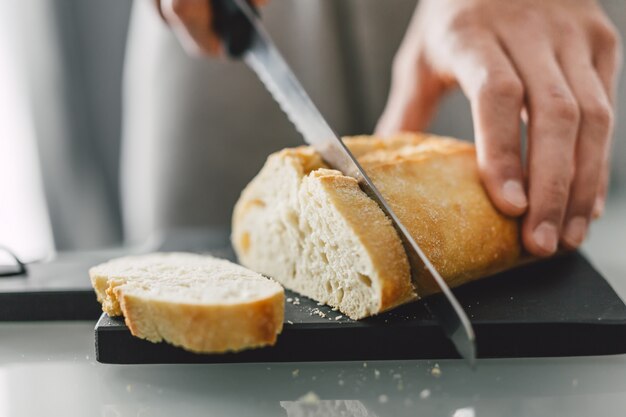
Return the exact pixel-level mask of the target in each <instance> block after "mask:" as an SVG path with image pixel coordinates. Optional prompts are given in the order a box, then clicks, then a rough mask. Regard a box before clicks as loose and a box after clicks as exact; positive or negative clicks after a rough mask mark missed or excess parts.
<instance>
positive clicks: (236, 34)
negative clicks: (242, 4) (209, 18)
mask: <svg viewBox="0 0 626 417" xmlns="http://www.w3.org/2000/svg"><path fill="white" fill-rule="evenodd" d="M209 1H210V2H211V12H212V14H213V22H212V25H213V30H214V31H215V33H216V34H217V35H218V36H219V37H220V39H221V40H222V42H223V43H224V47H225V49H226V51H227V52H228V55H230V56H231V57H232V58H239V57H241V55H242V54H243V53H244V52H245V51H246V49H248V47H249V46H250V44H251V42H252V34H253V28H252V24H251V23H250V21H249V20H248V18H247V17H246V15H245V14H244V13H243V11H242V10H241V9H240V8H239V6H238V5H237V4H236V3H235V1H234V0H209ZM246 2H247V3H248V5H249V6H250V8H251V9H252V10H253V11H254V12H255V13H257V10H256V8H255V7H254V6H253V5H252V4H251V2H250V0H246Z"/></svg>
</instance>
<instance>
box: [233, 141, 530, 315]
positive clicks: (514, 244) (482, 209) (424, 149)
mask: <svg viewBox="0 0 626 417" xmlns="http://www.w3.org/2000/svg"><path fill="white" fill-rule="evenodd" d="M345 142H346V144H347V146H348V147H349V148H350V149H351V150H352V151H353V153H354V154H355V156H356V157H357V159H359V161H360V162H361V164H362V165H363V167H364V168H365V170H366V171H367V173H368V174H369V176H370V177H371V178H372V180H373V181H374V183H375V184H376V186H377V187H378V188H379V190H380V191H381V193H382V194H383V196H384V197H385V198H386V199H387V201H388V202H389V203H390V204H391V206H392V207H393V209H394V211H395V212H396V214H397V215H398V216H399V217H400V219H401V220H402V222H403V223H404V224H405V226H406V227H407V228H408V230H409V232H410V233H411V235H412V236H413V237H414V238H415V239H416V240H417V242H418V243H419V245H420V246H421V247H422V249H423V250H424V251H425V252H426V254H427V256H428V257H429V259H430V260H431V261H432V263H433V264H434V265H435V267H436V268H437V269H438V270H439V271H440V273H441V274H442V276H443V277H444V279H445V280H446V281H447V282H448V284H450V285H451V286H453V287H454V286H457V285H461V284H463V283H465V282H468V281H471V280H474V279H477V278H479V277H482V276H485V275H487V274H489V273H491V272H493V271H496V270H501V269H505V268H507V267H510V266H512V265H513V264H515V262H516V261H517V259H518V257H519V253H520V245H519V236H518V235H519V231H518V225H517V222H516V221H515V220H513V219H510V218H507V217H505V216H503V215H501V214H500V213H499V212H498V211H497V210H496V209H495V208H494V207H493V205H492V204H491V202H490V201H489V198H488V197H487V195H486V193H485V190H484V189H483V187H482V185H481V182H480V179H479V176H478V170H477V166H476V157H475V151H474V147H473V146H472V145H471V144H469V143H465V142H462V141H459V140H455V139H451V138H440V137H435V136H427V135H423V134H402V135H398V136H396V137H393V138H388V139H386V140H383V139H380V138H374V137H368V136H361V137H355V138H347V139H345ZM232 226H233V234H232V241H233V246H234V248H235V250H236V252H237V255H238V257H239V261H240V262H241V263H242V265H245V266H247V267H248V268H251V269H253V270H255V271H258V272H260V273H263V274H265V275H267V276H271V277H273V278H274V279H276V280H277V281H279V282H280V283H281V284H283V285H284V286H285V287H287V288H289V289H292V290H294V291H297V292H300V293H302V294H304V295H306V296H308V297H311V298H313V299H315V300H317V301H319V302H322V303H325V304H328V305H330V306H333V307H337V308H339V310H340V311H341V312H343V313H344V314H346V315H348V316H349V317H351V318H353V319H359V318H363V317H366V316H369V315H372V314H376V313H380V312H382V311H385V310H387V309H390V308H392V307H394V306H397V305H399V304H402V303H405V302H408V301H411V300H414V299H416V298H417V297H418V296H420V297H421V296H426V295H429V294H432V293H434V292H436V291H437V288H436V286H435V285H434V282H433V281H432V278H431V277H430V276H429V275H428V273H427V272H426V271H425V270H423V271H418V277H417V288H413V286H412V284H411V279H410V271H409V266H408V261H407V258H406V254H405V252H404V250H403V248H402V245H401V242H400V239H399V237H398V235H397V233H396V231H395V230H394V228H393V227H392V225H391V223H390V221H389V220H388V219H387V218H386V216H385V215H384V213H383V212H382V210H381V209H380V208H379V207H378V206H377V205H376V203H374V201H372V200H371V199H369V197H367V196H366V194H365V193H364V192H363V191H362V190H361V189H360V188H359V186H358V184H357V182H356V181H355V180H354V179H352V178H350V177H347V176H345V175H343V174H342V173H340V172H339V171H335V170H330V169H328V167H327V166H325V165H324V163H323V162H322V160H321V159H320V157H319V155H317V154H316V153H315V151H314V150H313V149H311V148H309V147H300V148H295V149H285V150H282V151H280V152H277V153H275V154H273V155H270V157H269V158H268V160H267V162H266V164H265V166H264V167H263V169H262V170H261V172H260V173H259V174H258V175H257V176H256V177H255V178H254V179H253V180H252V182H251V183H250V184H249V185H248V186H247V187H246V188H245V189H244V191H243V192H242V195H241V197H240V199H239V201H238V202H237V204H236V206H235V210H234V214H233V225H232Z"/></svg>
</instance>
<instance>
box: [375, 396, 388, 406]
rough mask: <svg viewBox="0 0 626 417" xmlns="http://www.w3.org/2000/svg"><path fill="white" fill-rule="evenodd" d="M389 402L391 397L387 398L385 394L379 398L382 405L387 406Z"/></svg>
mask: <svg viewBox="0 0 626 417" xmlns="http://www.w3.org/2000/svg"><path fill="white" fill-rule="evenodd" d="M388 401H389V397H387V396H386V395H385V394H381V395H379V396H378V402H379V403H381V404H387V402H388Z"/></svg>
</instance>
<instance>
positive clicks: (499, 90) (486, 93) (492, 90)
mask: <svg viewBox="0 0 626 417" xmlns="http://www.w3.org/2000/svg"><path fill="white" fill-rule="evenodd" d="M478 95H479V98H482V99H486V100H491V99H494V98H508V99H510V100H514V101H516V102H521V101H522V100H523V99H524V86H523V85H522V82H521V81H520V80H519V79H517V78H515V77H511V76H508V75H504V74H502V73H500V72H499V71H495V70H492V71H490V72H489V73H488V74H487V76H486V77H485V81H484V82H483V84H482V85H481V87H480V89H479V92H478Z"/></svg>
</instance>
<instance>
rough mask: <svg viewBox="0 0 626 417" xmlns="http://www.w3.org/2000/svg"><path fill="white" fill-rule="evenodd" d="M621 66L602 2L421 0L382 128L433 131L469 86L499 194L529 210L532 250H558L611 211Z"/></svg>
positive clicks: (506, 205)
mask: <svg viewBox="0 0 626 417" xmlns="http://www.w3.org/2000/svg"><path fill="white" fill-rule="evenodd" d="M620 62H621V48H620V40H619V37H618V34H617V32H616V30H615V29H614V28H613V26H612V25H611V23H610V22H609V20H608V19H607V17H606V16H605V14H604V13H603V11H602V10H601V9H600V8H599V6H598V5H597V4H596V2H595V1H593V0H576V1H572V0H515V1H506V0H465V1H458V0H422V1H421V2H420V5H419V7H418V9H417V11H416V13H415V16H414V17H413V20H412V22H411V25H410V27H409V30H408V32H407V34H406V37H405V39H404V41H403V43H402V45H401V47H400V50H399V51H398V54H397V55H396V58H395V61H394V66H393V77H392V87H391V92H390V95H389V99H388V102H387V106H386V108H385V111H384V113H383V115H382V117H381V119H380V121H379V123H378V126H377V132H378V133H380V134H383V135H386V134H391V133H393V132H396V131H400V130H422V129H424V128H425V127H426V125H427V123H428V122H429V120H430V119H431V117H432V116H433V113H434V111H435V108H436V105H437V102H438V100H439V99H440V98H441V96H442V95H443V94H444V93H445V92H446V91H448V90H450V89H451V88H453V87H454V86H456V85H457V84H458V85H460V87H461V89H462V90H463V92H464V93H465V95H466V96H467V97H468V99H469V100H470V103H471V107H472V117H473V121H474V129H475V139H476V146H477V156H478V166H479V170H480V174H481V178H482V181H483V183H484V185H485V187H486V189H487V192H488V194H489V196H490V198H491V200H492V201H493V203H494V204H495V205H496V207H498V208H499V209H500V210H501V211H502V212H503V213H505V214H507V215H510V216H520V215H522V214H525V217H524V221H523V225H522V238H523V242H524V246H525V247H526V249H527V250H528V251H530V252H531V253H533V254H535V255H539V256H547V255H551V254H553V253H554V252H555V251H556V249H557V246H558V243H559V240H560V241H561V243H563V244H564V245H565V246H566V247H568V248H575V247H577V246H579V245H580V244H581V242H582V241H583V240H584V238H585V235H586V233H587V228H588V225H589V222H590V220H591V218H592V215H593V216H598V215H600V214H601V213H602V210H603V207H604V201H605V198H606V192H607V185H608V177H609V166H608V159H609V158H608V153H609V148H610V145H609V141H610V138H611V135H612V129H613V105H614V100H615V87H616V85H615V84H616V78H617V74H618V72H619V67H620ZM520 116H521V117H522V120H523V121H524V122H526V123H527V124H528V152H527V162H526V164H525V165H526V166H525V167H523V162H522V152H521V142H520Z"/></svg>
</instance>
